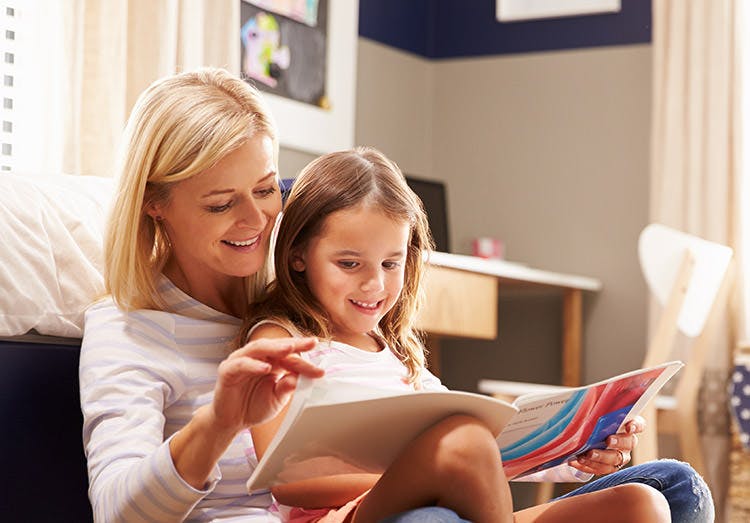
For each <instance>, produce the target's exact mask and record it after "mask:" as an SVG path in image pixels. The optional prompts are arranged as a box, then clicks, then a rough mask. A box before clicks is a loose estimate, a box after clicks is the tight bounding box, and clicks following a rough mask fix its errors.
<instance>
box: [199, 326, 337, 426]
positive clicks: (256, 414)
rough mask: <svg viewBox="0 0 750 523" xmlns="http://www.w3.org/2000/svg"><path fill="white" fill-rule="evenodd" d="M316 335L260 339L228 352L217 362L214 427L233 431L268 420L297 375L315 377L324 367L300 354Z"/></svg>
mask: <svg viewBox="0 0 750 523" xmlns="http://www.w3.org/2000/svg"><path fill="white" fill-rule="evenodd" d="M316 342H317V340H316V339H315V338H284V339H259V340H255V341H251V342H250V343H248V344H247V345H245V346H244V347H241V348H239V349H237V350H236V351H234V352H233V353H232V354H230V355H229V356H228V357H227V359H226V360H224V361H223V362H222V363H221V364H220V365H219V375H218V378H217V381H216V389H215V391H214V401H213V404H212V411H213V417H214V420H213V422H214V423H215V424H216V426H217V428H228V429H229V430H234V431H235V432H237V431H239V430H241V429H243V428H247V427H250V426H252V425H258V424H260V423H263V422H264V421H267V420H269V419H271V418H273V417H274V416H276V414H278V412H279V411H280V410H281V408H282V407H283V406H284V405H285V404H286V402H287V401H288V400H289V397H290V396H291V394H292V392H293V391H294V388H295V387H296V385H297V378H298V376H300V375H303V376H308V377H311V378H318V377H320V376H322V375H323V370H322V369H320V368H318V367H316V366H314V365H312V364H311V363H308V362H307V361H305V360H303V359H302V358H300V357H299V353H300V352H305V351H308V350H310V349H312V348H313V347H314V346H315V343H316Z"/></svg>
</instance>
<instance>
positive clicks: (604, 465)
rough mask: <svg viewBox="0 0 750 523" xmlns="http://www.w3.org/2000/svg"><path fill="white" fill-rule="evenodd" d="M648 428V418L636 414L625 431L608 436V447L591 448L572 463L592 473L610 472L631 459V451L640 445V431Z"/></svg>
mask: <svg viewBox="0 0 750 523" xmlns="http://www.w3.org/2000/svg"><path fill="white" fill-rule="evenodd" d="M645 428H646V420H644V419H643V418H642V417H641V416H636V417H634V418H633V419H632V420H630V421H629V422H628V423H627V424H626V425H625V431H624V432H618V433H617V434H614V435H612V436H609V437H608V438H607V448H606V449H595V450H589V451H588V452H586V453H585V454H581V455H580V456H578V458H577V459H576V460H574V461H571V462H570V465H571V466H573V467H575V468H577V469H578V470H580V471H582V472H588V473H590V474H597V475H601V474H610V473H612V472H615V471H617V470H620V469H621V468H622V467H623V465H626V464H627V463H628V462H629V461H630V452H631V451H632V450H633V449H634V448H635V446H636V445H638V435H637V434H638V433H639V432H643V431H644V429H645Z"/></svg>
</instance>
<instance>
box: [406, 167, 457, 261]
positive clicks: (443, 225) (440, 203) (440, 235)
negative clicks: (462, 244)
mask: <svg viewBox="0 0 750 523" xmlns="http://www.w3.org/2000/svg"><path fill="white" fill-rule="evenodd" d="M406 183H408V184H409V187H411V190H412V191H414V192H415V193H416V194H417V196H419V198H420V199H421V200H422V204H423V205H424V210H425V212H427V220H428V222H429V224H430V231H431V232H432V237H433V239H434V240H435V250H438V251H441V252H450V241H449V238H448V205H447V201H446V196H445V185H444V184H443V183H442V182H437V181H434V180H425V179H422V178H414V177H412V176H407V177H406Z"/></svg>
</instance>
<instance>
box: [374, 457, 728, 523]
mask: <svg viewBox="0 0 750 523" xmlns="http://www.w3.org/2000/svg"><path fill="white" fill-rule="evenodd" d="M626 483H644V484H646V485H650V486H651V487H653V488H655V489H656V490H658V491H659V492H661V493H662V494H663V495H664V497H665V498H667V502H668V503H669V509H670V511H671V513H672V521H676V522H679V523H711V522H712V521H713V520H714V502H713V498H712V497H711V492H710V491H709V490H708V487H707V486H706V483H705V482H704V481H703V478H701V477H700V476H699V475H698V473H697V472H696V471H695V470H693V468H692V467H691V466H690V465H688V464H687V463H682V462H680V461H675V460H671V459H662V460H658V461H651V462H649V463H644V464H643V465H637V466H633V467H628V468H626V469H623V470H620V471H617V472H614V473H612V474H609V475H607V476H603V477H601V478H599V479H597V480H594V481H592V482H591V483H586V484H585V485H583V486H581V487H579V488H577V489H576V490H574V491H573V492H570V493H568V494H565V495H564V496H560V497H559V498H556V499H562V498H569V497H572V496H576V495H578V494H585V493H586V492H594V491H597V490H602V489H605V488H608V487H614V486H616V485H624V484H626ZM461 522H464V523H466V520H464V519H461V518H459V517H458V516H457V515H456V513H455V512H453V511H452V510H448V509H446V508H442V507H424V508H418V509H414V510H410V511H408V512H403V513H401V514H397V515H395V516H391V517H388V518H386V519H384V520H382V521H381V523H461Z"/></svg>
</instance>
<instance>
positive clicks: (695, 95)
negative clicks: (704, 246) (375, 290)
mask: <svg viewBox="0 0 750 523" xmlns="http://www.w3.org/2000/svg"><path fill="white" fill-rule="evenodd" d="M743 1H744V0H690V1H683V0H653V4H652V6H653V72H654V77H653V120H652V151H651V154H652V163H651V171H652V172H651V207H650V214H651V220H652V221H656V222H661V223H664V224H666V225H669V226H672V227H675V228H677V229H681V230H684V231H686V232H689V233H692V234H696V235H698V236H701V237H704V238H706V239H708V240H713V241H717V242H720V243H724V244H728V245H730V246H732V247H734V248H735V252H736V254H737V258H738V260H739V261H740V263H741V262H742V260H743V258H745V256H744V253H743V248H742V245H741V241H740V239H741V235H740V233H741V231H742V227H743V224H742V221H741V212H740V211H741V207H740V199H741V194H742V182H743V169H742V161H741V160H742V154H741V151H742V149H741V145H742V135H743V133H742V130H743V125H742V121H741V119H740V117H739V116H740V114H741V104H742V102H743V93H742V77H741V67H740V65H741V57H742V47H741V45H740V36H741V33H742V32H743V31H741V30H740V27H741V26H740V23H741V21H740V19H739V17H738V16H737V14H738V9H739V8H740V4H742V3H743ZM741 272H742V271H740V273H741ZM740 277H741V274H740ZM740 298H741V296H740V293H735V295H734V296H733V302H732V306H731V307H730V311H729V313H727V314H726V316H725V318H723V322H722V328H720V329H719V330H720V331H721V332H720V333H719V335H717V337H716V339H715V340H714V342H713V343H712V347H711V354H710V356H709V357H708V361H707V366H708V368H707V371H706V373H705V376H704V383H703V391H704V392H703V394H702V395H701V405H700V407H701V429H702V436H703V448H704V455H705V457H706V465H707V467H708V471H707V475H708V477H707V478H706V479H707V481H708V483H709V485H710V486H711V490H712V492H713V494H714V498H715V500H716V504H717V521H723V514H724V510H723V508H724V502H725V497H726V491H727V484H728V479H729V478H728V468H727V463H728V457H729V447H730V445H729V443H730V441H729V432H728V416H727V412H728V408H727V405H728V403H727V396H726V381H727V378H728V375H729V370H730V363H731V355H732V348H733V347H734V345H735V342H736V339H737V337H738V336H742V334H741V332H740V329H741V323H740V322H738V321H735V320H737V319H739V318H740V317H741V299H740Z"/></svg>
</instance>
